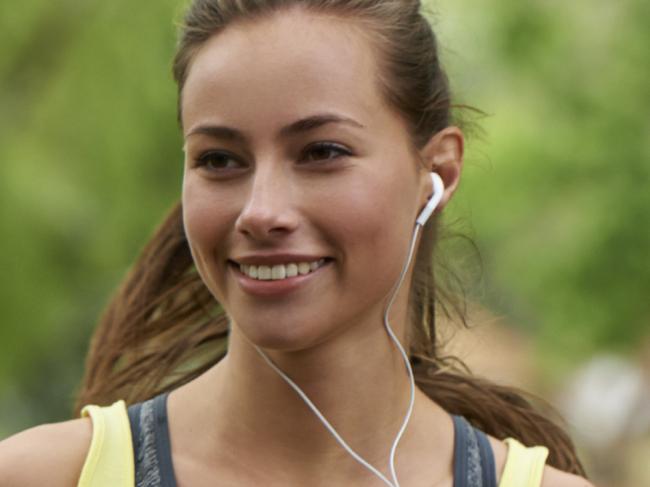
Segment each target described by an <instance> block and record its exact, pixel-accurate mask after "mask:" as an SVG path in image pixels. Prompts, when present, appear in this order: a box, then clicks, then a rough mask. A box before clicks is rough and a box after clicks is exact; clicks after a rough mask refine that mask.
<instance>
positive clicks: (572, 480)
mask: <svg viewBox="0 0 650 487" xmlns="http://www.w3.org/2000/svg"><path fill="white" fill-rule="evenodd" d="M488 439H489V441H490V445H491V446H492V451H493V452H494V463H495V465H496V470H497V481H500V480H501V475H502V473H503V468H504V467H505V464H506V459H507V457H508V445H506V444H505V443H504V442H503V441H501V440H498V439H496V438H494V437H492V436H488ZM541 487H595V486H594V485H593V484H592V483H591V482H589V481H588V480H586V479H584V478H582V477H579V476H577V475H573V474H570V473H567V472H563V471H562V470H558V469H557V468H555V467H551V466H550V465H545V466H544V473H543V475H542V485H541Z"/></svg>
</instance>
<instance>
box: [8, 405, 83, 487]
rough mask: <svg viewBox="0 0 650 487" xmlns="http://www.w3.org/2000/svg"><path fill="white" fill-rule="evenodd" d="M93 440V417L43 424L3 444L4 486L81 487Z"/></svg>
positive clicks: (10, 438) (18, 434) (16, 435)
mask: <svg viewBox="0 0 650 487" xmlns="http://www.w3.org/2000/svg"><path fill="white" fill-rule="evenodd" d="M91 438H92V422H91V420H90V418H81V419H73V420H70V421H64V422H61V423H52V424H43V425H40V426H36V427H34V428H30V429H28V430H25V431H22V432H20V433H17V434H15V435H13V436H10V437H9V438H7V439H6V440H3V441H1V442H0V485H2V486H7V487H13V486H16V487H17V486H20V487H31V486H42V485H48V486H52V487H58V486H61V487H63V486H65V487H70V486H73V485H77V482H78V481H79V476H80V474H81V469H82V467H83V464H84V461H85V459H86V454H87V452H88V449H89V447H90V441H91Z"/></svg>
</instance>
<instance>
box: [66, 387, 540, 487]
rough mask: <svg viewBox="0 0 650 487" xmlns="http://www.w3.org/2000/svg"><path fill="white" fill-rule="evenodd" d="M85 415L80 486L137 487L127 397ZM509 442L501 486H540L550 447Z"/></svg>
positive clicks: (86, 409) (92, 407)
mask: <svg viewBox="0 0 650 487" xmlns="http://www.w3.org/2000/svg"><path fill="white" fill-rule="evenodd" d="M81 416H82V417H87V416H90V418H91V419H92V422H93V436H92V440H91V443H90V449H89V450H88V454H87V456H86V461H85V463H84V466H83V469H82V471H81V477H80V478H79V483H78V484H77V487H134V484H135V481H134V478H135V473H134V459H133V446H132V443H131V426H130V423H129V416H128V413H127V410H126V404H125V402H124V401H123V400H120V401H117V402H115V403H114V404H112V405H111V406H106V407H99V406H95V405H88V406H86V407H84V408H83V409H82V410H81ZM504 442H505V443H506V444H507V445H508V455H507V457H506V462H505V466H504V467H503V473H502V474H501V480H500V481H499V487H540V486H541V485H542V474H543V471H544V464H545V463H546V457H547V456H548V448H546V447H544V446H534V447H528V448H527V447H525V446H524V445H522V444H521V443H520V442H519V441H517V440H516V439H514V438H506V439H505V440H504Z"/></svg>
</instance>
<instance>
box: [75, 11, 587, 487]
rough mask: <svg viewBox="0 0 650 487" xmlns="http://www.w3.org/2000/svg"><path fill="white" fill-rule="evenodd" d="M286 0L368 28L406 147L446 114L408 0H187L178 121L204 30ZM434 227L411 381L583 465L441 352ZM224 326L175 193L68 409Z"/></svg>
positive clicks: (197, 365)
mask: <svg viewBox="0 0 650 487" xmlns="http://www.w3.org/2000/svg"><path fill="white" fill-rule="evenodd" d="M287 8H303V9H306V10H308V11H310V12H315V13H323V14H327V15H336V16H339V17H340V18H344V19H354V21H355V22H356V21H358V22H360V23H361V24H362V25H363V27H365V28H366V29H367V32H368V33H369V34H370V38H371V39H373V41H374V42H373V45H374V47H375V48H376V51H377V61H378V66H379V73H378V80H377V81H378V86H379V89H380V90H381V93H382V94H383V95H384V97H385V100H386V101H387V102H388V105H389V106H390V107H391V108H392V109H394V111H395V113H397V114H398V115H399V116H401V117H403V119H404V120H405V121H406V122H407V126H408V129H409V132H410V135H411V140H412V145H413V147H412V149H419V148H422V147H423V146H424V144H425V143H426V142H427V141H428V140H429V139H430V137H431V136H432V135H433V134H435V133H437V132H438V131H440V130H441V129H443V128H444V127H447V126H449V125H450V124H451V123H452V108H454V107H453V106H452V104H451V96H450V90H449V85H448V80H447V77H446V75H445V73H444V71H443V69H442V67H441V65H440V62H439V57H438V49H437V41H436V38H435V35H434V33H433V31H432V28H431V25H430V24H429V21H428V20H427V18H426V17H425V16H424V15H423V13H422V12H421V5H420V2H419V1H417V0H383V1H378V0H194V1H193V2H192V4H191V5H190V7H189V9H188V10H187V12H186V15H185V19H184V22H183V24H182V26H181V32H180V39H179V44H178V49H177V53H176V56H175V59H174V64H173V74H174V78H175V80H176V82H177V84H178V117H179V122H180V121H181V100H182V95H183V86H184V84H185V80H186V78H187V75H188V72H189V69H190V66H191V63H192V60H193V58H194V56H195V54H196V52H197V50H198V49H200V48H201V46H202V45H203V44H204V43H205V41H206V40H207V39H209V38H210V37H212V36H213V35H215V34H217V33H219V32H221V31H222V30H224V29H225V28H226V27H227V26H228V25H231V24H232V23H233V22H241V21H247V20H251V19H256V18H260V17H262V16H266V15H271V14H273V13H276V12H278V11H279V10H280V9H287ZM181 125H182V122H181ZM414 153H417V151H414ZM437 228H438V218H437V217H436V218H432V219H430V220H429V223H428V224H427V225H426V226H425V228H424V231H423V234H422V238H421V241H420V246H419V248H418V253H417V257H416V263H415V268H414V273H413V282H412V286H411V293H410V296H409V316H410V322H411V323H410V330H409V331H410V333H409V334H410V337H411V340H410V341H411V343H410V355H411V360H412V363H413V366H414V372H415V374H416V381H417V384H418V386H419V387H420V389H422V390H423V391H424V392H425V393H426V394H427V395H428V396H429V397H430V398H431V399H432V400H434V401H436V402H437V403H438V404H440V405H441V406H442V407H443V408H445V409H446V410H447V411H448V412H450V413H454V414H462V415H464V416H465V417H466V418H467V419H468V420H470V422H472V423H473V424H474V425H476V426H477V427H479V428H481V429H483V430H484V431H485V432H487V433H489V434H491V435H493V436H495V437H497V438H505V437H508V436H513V437H516V438H518V439H519V440H520V441H522V442H523V443H525V444H527V445H545V446H547V447H548V448H549V450H550V455H549V459H548V462H549V464H551V465H553V466H555V467H557V468H559V469H561V470H564V471H569V472H573V473H577V474H580V475H584V470H583V468H582V465H581V464H580V461H579V460H578V458H577V455H576V452H575V449H574V446H573V444H572V442H571V440H570V438H569V437H568V435H567V434H566V433H565V432H564V431H563V429H562V428H561V427H560V426H558V425H557V424H556V423H555V422H554V421H552V420H550V419H548V418H547V417H546V416H545V415H544V414H542V413H541V412H539V411H538V410H537V409H535V408H534V407H533V405H532V396H530V395H528V394H526V393H524V392H523V391H519V390H516V389H514V388H510V387H505V386H500V385H497V384H495V383H492V382H490V381H488V380H485V379H480V378H477V377H475V376H473V375H472V374H471V373H470V372H469V370H467V368H466V367H464V365H463V364H462V362H460V361H459V360H458V359H455V358H454V357H444V356H443V355H442V352H441V350H440V344H439V342H438V339H437V330H436V319H435V318H436V313H435V308H436V305H438V306H439V307H440V309H441V312H442V314H443V315H445V316H447V317H448V318H449V317H451V316H452V314H456V315H457V316H459V317H460V319H461V321H462V323H463V324H464V325H467V318H466V310H465V307H464V303H465V297H464V295H457V294H455V293H451V292H449V291H445V288H444V287H443V285H442V283H441V280H442V279H440V276H439V273H438V271H442V270H444V265H443V263H442V262H440V261H439V259H436V260H435V266H436V272H435V273H434V259H433V258H432V256H433V250H434V244H435V243H436V241H437V240H438V239H439V235H437V233H438V231H437ZM440 275H442V272H440ZM227 338H228V325H227V317H226V316H225V313H224V312H223V310H222V309H221V308H220V305H219V303H217V302H215V300H214V298H213V296H212V295H211V294H210V292H209V291H208V289H207V288H206V286H205V285H204V284H203V282H202V281H201V279H200V277H199V275H198V273H197V272H196V270H195V268H194V266H193V261H192V256H191V253H190V249H189V246H188V243H187V240H186V238H185V234H184V229H183V221H182V209H181V205H180V203H177V204H176V205H175V206H174V207H173V208H172V210H171V211H170V213H169V214H168V216H167V217H166V219H165V220H164V222H163V223H162V225H161V226H160V227H159V228H158V230H157V231H156V232H155V234H154V236H153V238H152V239H151V241H150V242H149V243H148V244H147V245H146V246H145V248H144V249H143V250H142V252H141V255H140V256H139V258H138V260H137V262H136V263H135V265H134V266H133V268H132V269H131V271H130V273H129V274H128V275H127V276H126V278H125V279H124V281H123V283H122V284H121V286H120V287H119V289H118V290H117V292H116V294H115V296H114V297H113V299H112V301H111V302H110V304H109V306H108V307H107V309H106V311H105V312H104V314H103V316H102V318H101V320H100V322H99V326H98V327H97V329H96V331H95V333H94V336H93V338H92V341H91V345H90V351H89V354H88V357H87V362H86V371H85V376H84V378H83V381H82V385H81V389H80V391H79V393H78V397H77V401H76V404H75V410H74V413H75V415H78V413H79V410H80V408H81V406H82V405H84V404H89V403H95V404H108V403H110V402H112V401H114V400H117V399H120V398H123V399H125V400H126V402H127V403H134V402H139V401H143V400H145V399H148V398H150V397H153V396H154V395H157V394H159V393H161V392H163V391H168V390H172V389H174V388H176V387H178V386H180V385H182V384H184V383H187V382H189V381H190V380H192V379H194V378H195V377H197V376H198V375H200V374H201V373H203V372H204V371H206V370H207V369H209V368H210V367H212V366H213V365H214V364H215V363H217V362H218V361H219V360H221V358H223V356H224V355H225V353H226V347H227ZM535 401H538V399H535Z"/></svg>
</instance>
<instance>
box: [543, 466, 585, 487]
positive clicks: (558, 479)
mask: <svg viewBox="0 0 650 487" xmlns="http://www.w3.org/2000/svg"><path fill="white" fill-rule="evenodd" d="M541 487H594V484H592V483H591V482H589V481H588V480H586V479H585V478H583V477H579V476H578V475H574V474H571V473H567V472H563V471H562V470H558V469H557V468H554V467H551V466H550V465H546V466H545V467H544V474H543V476H542V486H541Z"/></svg>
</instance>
